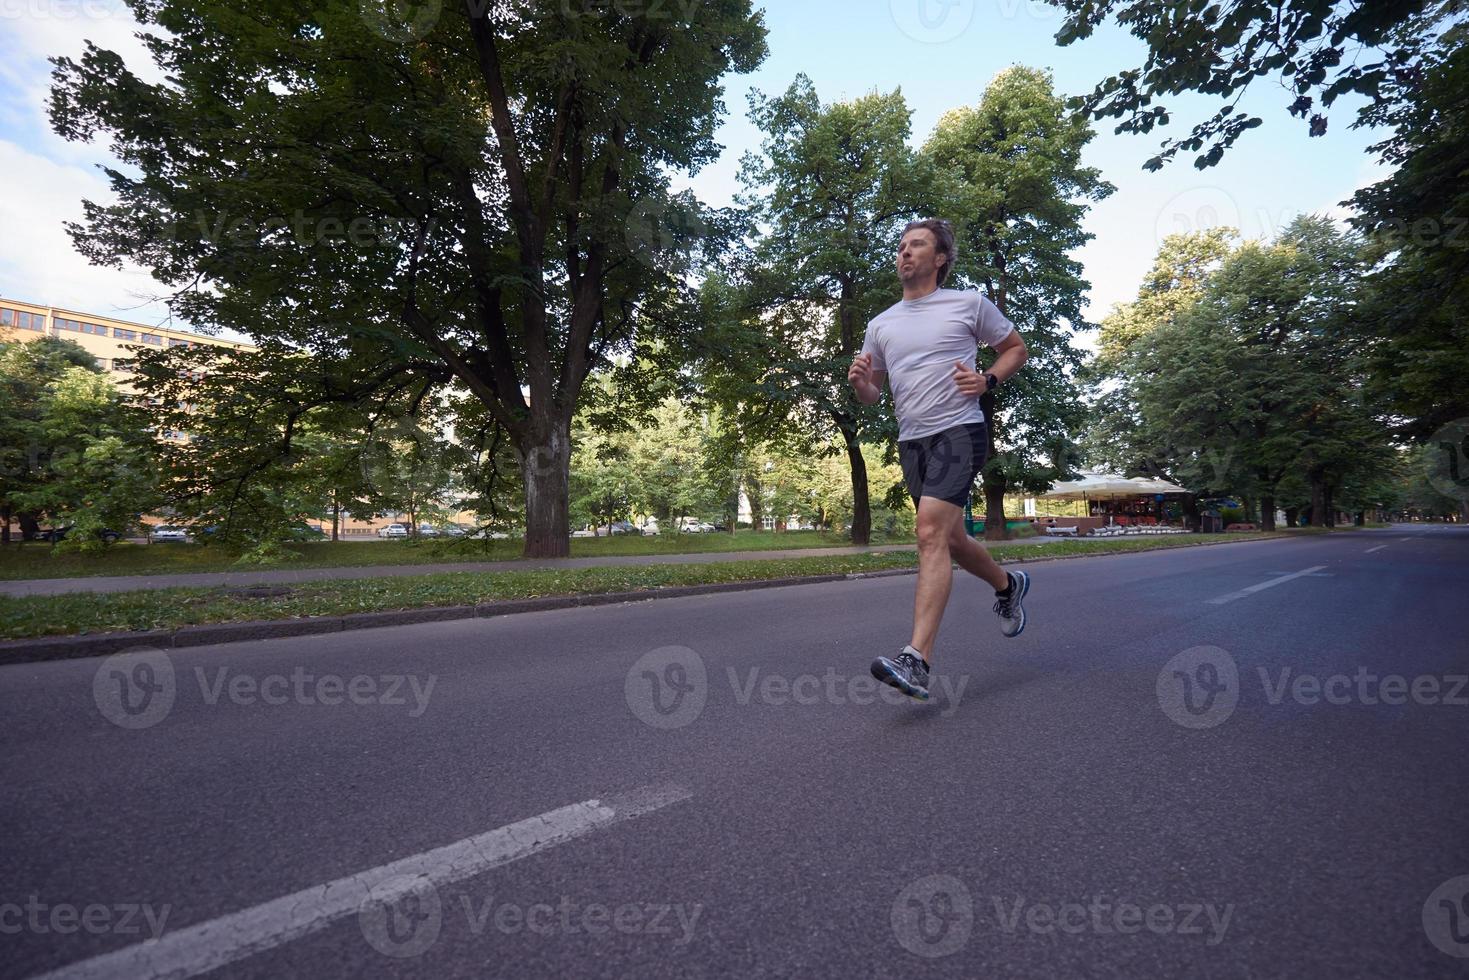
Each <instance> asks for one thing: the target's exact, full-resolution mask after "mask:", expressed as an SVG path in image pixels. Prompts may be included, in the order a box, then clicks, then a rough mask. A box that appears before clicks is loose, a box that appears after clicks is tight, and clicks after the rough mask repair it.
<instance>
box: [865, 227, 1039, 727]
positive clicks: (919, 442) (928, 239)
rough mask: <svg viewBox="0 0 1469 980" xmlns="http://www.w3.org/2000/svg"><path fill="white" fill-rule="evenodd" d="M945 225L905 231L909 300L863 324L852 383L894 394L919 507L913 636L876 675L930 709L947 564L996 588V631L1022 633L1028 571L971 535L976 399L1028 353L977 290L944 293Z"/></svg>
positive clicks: (977, 466) (979, 462)
mask: <svg viewBox="0 0 1469 980" xmlns="http://www.w3.org/2000/svg"><path fill="white" fill-rule="evenodd" d="M957 254H958V253H957V250H956V248H955V246H954V230H953V228H952V227H951V226H950V225H949V223H948V222H947V221H941V220H938V219H935V218H928V219H925V220H923V221H914V222H912V223H910V224H909V225H908V227H907V228H905V229H904V230H903V236H902V240H901V241H900V243H899V245H898V256H897V260H898V278H899V279H901V280H902V282H903V299H902V301H901V302H899V303H896V304H894V305H893V306H891V307H889V308H888V309H886V310H884V311H883V312H882V313H880V314H878V316H877V317H876V318H875V319H874V320H873V321H872V322H871V323H869V324H868V325H867V340H866V342H865V343H864V344H863V345H862V352H861V353H860V354H858V355H857V356H856V358H854V359H853V361H852V366H851V368H850V369H849V370H848V371H847V380H848V381H849V382H850V383H851V385H852V388H853V390H854V391H856V393H857V399H858V401H860V402H862V403H863V404H864V405H871V404H873V403H874V402H876V401H877V400H878V399H879V398H881V397H882V385H883V382H884V381H887V382H889V383H890V385H891V387H892V391H893V407H894V410H895V411H896V413H897V416H898V455H899V459H900V461H901V463H902V466H903V480H904V482H905V483H906V484H907V486H908V492H909V493H910V494H911V495H912V496H913V504H914V506H915V507H917V508H918V588H917V595H916V597H915V598H914V603H913V637H912V639H911V641H910V642H909V643H908V645H907V646H905V647H904V648H903V651H902V652H901V653H899V654H898V655H897V656H896V657H891V658H889V657H878V658H877V660H875V661H874V662H873V664H872V675H873V676H874V677H876V678H877V679H878V680H880V681H882V682H883V683H885V684H890V685H892V686H893V687H896V688H897V689H898V690H900V691H902V692H904V693H905V694H907V695H909V696H911V697H914V698H917V699H919V700H921V701H926V700H927V699H928V669H929V664H930V662H931V661H932V657H933V644H934V638H935V637H936V636H937V635H938V631H939V621H940V620H942V619H943V616H944V607H945V606H946V605H947V604H948V602H949V590H950V588H951V587H952V585H953V580H954V571H953V567H952V565H951V562H957V563H958V564H959V567H960V568H962V569H964V570H965V571H966V572H969V573H970V574H971V575H974V576H976V577H978V578H981V579H983V580H984V581H986V582H988V583H989V584H990V586H991V588H993V589H994V590H995V596H996V601H995V606H994V610H995V612H997V613H998V614H999V616H1000V631H1001V632H1002V633H1004V635H1006V636H1018V635H1020V631H1021V630H1023V629H1025V608H1024V607H1023V606H1022V605H1021V600H1023V599H1024V598H1025V593H1026V591H1027V590H1028V589H1029V588H1030V576H1028V575H1026V574H1025V573H1024V572H1006V571H1005V570H1004V569H1002V568H1001V567H1000V566H999V565H997V564H996V563H995V560H994V559H993V558H991V557H990V554H989V552H988V551H986V550H985V548H984V546H983V545H981V544H980V543H979V542H978V541H975V540H974V539H973V538H971V537H970V536H969V534H968V532H967V531H966V529H965V528H964V505H965V504H966V503H968V501H969V488H970V486H971V485H972V484H973V483H974V478H975V476H977V475H978V474H979V471H980V470H981V469H982V468H983V467H984V463H985V454H986V452H987V451H988V448H989V441H988V439H987V438H986V433H985V417H984V411H983V410H982V409H981V408H980V404H979V397H980V395H981V394H983V393H984V392H986V391H988V390H990V389H991V388H994V387H995V386H996V385H998V384H1001V383H1003V382H1004V381H1006V380H1008V379H1009V378H1010V377H1011V375H1013V374H1015V372H1016V371H1019V370H1020V367H1021V365H1023V364H1024V363H1025V359H1026V357H1027V356H1029V355H1028V352H1027V351H1026V349H1025V342H1024V341H1023V340H1021V339H1020V334H1019V332H1017V331H1016V329H1015V325H1014V324H1012V323H1011V322H1010V321H1009V320H1007V319H1006V318H1005V316H1004V314H1002V313H1001V312H1000V311H999V310H998V309H997V308H996V307H995V305H994V304H993V303H991V302H990V301H989V300H988V299H986V298H985V297H984V295H983V294H981V293H978V292H970V291H961V290H957V289H944V288H942V287H943V284H944V280H945V279H947V278H948V276H949V273H950V272H951V271H952V270H953V268H954V259H955V257H956V255H957ZM981 344H984V345H986V346H989V347H992V348H994V349H995V350H996V351H997V352H998V354H999V357H998V358H997V359H996V360H995V363H994V365H993V366H992V367H991V368H990V369H989V372H988V373H987V374H983V375H981V374H980V373H979V372H978V371H976V370H975V364H976V361H977V352H978V349H979V345H981Z"/></svg>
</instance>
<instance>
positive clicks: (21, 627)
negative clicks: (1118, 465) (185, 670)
mask: <svg viewBox="0 0 1469 980" xmlns="http://www.w3.org/2000/svg"><path fill="white" fill-rule="evenodd" d="M1269 537H1281V535H1278V534H1277V535H1270V534H1263V533H1249V532H1246V533H1236V534H1203V535H1201V534H1191V535H1179V536H1177V537H1156V538H1136V539H1125V540H1109V541H1084V540H1083V541H1048V542H1046V543H1045V544H1041V545H1020V544H1009V545H1007V544H999V545H995V546H993V547H991V548H990V552H991V554H993V555H994V556H995V557H996V558H997V559H999V560H1001V561H1008V560H1012V559H1016V558H1024V559H1028V560H1036V559H1050V558H1060V557H1072V556H1083V555H1094V554H1107V553H1118V552H1130V551H1152V550H1158V549H1169V548H1181V547H1197V546H1199V545H1210V544H1224V543H1229V542H1238V541H1248V540H1260V539H1263V538H1269ZM916 563H917V555H916V554H915V553H914V552H911V551H896V552H886V553H881V554H861V555H829V556H813V557H810V558H783V559H774V560H757V561H740V562H710V563H707V564H697V565H613V566H607V567H601V568H575V569H548V570H535V571H525V572H444V573H438V574H433V575H422V576H418V575H414V576H404V577H401V578H371V579H343V580H324V581H320V582H305V583H297V584H292V585H289V586H280V587H272V591H275V592H278V593H280V594H274V595H264V596H259V597H256V596H250V595H242V594H240V592H241V590H239V589H229V588H171V589H147V590H139V591H136V592H103V593H96V592H73V593H65V594H62V595H50V596H22V597H16V598H12V597H0V639H7V640H13V639H23V638H27V637H37V636H58V635H82V634H89V633H112V632H123V631H137V630H158V629H177V628H179V627H181V626H193V625H200V624H204V623H235V622H250V621H259V620H279V619H294V618H298V617H304V616H341V615H347V614H350V613H361V612H384V611H388V610H397V609H422V608H427V607H432V606H460V605H474V604H476V603H481V602H494V601H496V600H504V599H527V598H535V597H539V596H557V595H596V594H603V593H608V592H637V591H644V590H653V589H658V588H663V587H669V586H681V585H704V584H710V583H722V582H750V581H760V580H764V579H776V578H790V577H798V576H803V575H839V574H840V575H850V574H854V573H859V572H878V571H886V570H889V569H898V568H912V567H913V566H914V565H915V564H916Z"/></svg>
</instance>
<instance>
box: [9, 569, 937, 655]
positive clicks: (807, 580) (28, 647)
mask: <svg viewBox="0 0 1469 980" xmlns="http://www.w3.org/2000/svg"><path fill="white" fill-rule="evenodd" d="M899 571H903V572H909V571H910V570H908V569H900V570H899ZM848 577H849V576H847V575H843V574H827V575H798V576H792V577H787V578H776V579H751V580H749V581H745V582H711V583H708V584H705V585H678V586H669V587H667V588H659V589H643V590H640V591H636V592H603V593H590V594H582V595H564V596H542V597H538V598H533V599H506V600H504V601H503V602H484V603H480V604H479V605H475V606H428V607H425V608H422V609H394V610H390V611H387V612H368V613H349V614H347V615H344V616H310V617H305V618H301V619H271V620H260V621H256V622H245V623H210V624H207V625H202V626H183V627H180V628H179V629H176V630H151V631H144V632H131V633H97V634H95V635H91V636H46V637H36V638H35V639H29V640H8V641H6V642H4V643H0V666H7V665H14V664H30V663H45V662H47V661H52V660H76V659H81V658H84V657H100V656H107V655H110V654H114V653H120V652H122V651H125V650H133V649H137V648H140V647H147V648H149V649H162V650H168V649H176V650H177V649H187V648H189V647H202V646H212V645H214V644H217V643H244V642H248V641H251V640H273V639H279V638H281V637H290V636H313V635H319V634H326V633H341V632H346V631H349V630H362V629H381V628H382V627H385V626H411V625H415V624H418V623H438V622H447V621H449V620H462V619H490V618H493V617H496V616H513V615H518V614H520V613H528V612H546V611H550V610H556V609H572V608H577V607H580V606H608V605H615V604H617V603H623V602H646V601H650V600H653V599H676V598H681V597H684V596H697V595H711V594H714V593H719V592H748V591H752V590H755V589H776V588H781V587H783V586H789V585H816V584H820V583H823V582H841V581H844V580H846V579H847V578H848Z"/></svg>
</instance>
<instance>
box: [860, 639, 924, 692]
mask: <svg viewBox="0 0 1469 980" xmlns="http://www.w3.org/2000/svg"><path fill="white" fill-rule="evenodd" d="M872 676H873V677H876V678H877V679H878V680H880V681H882V682H883V683H884V684H887V685H889V686H891V687H896V688H897V689H898V690H900V691H902V692H903V693H904V694H906V695H908V696H909V697H910V698H916V699H917V700H919V701H927V700H928V664H927V663H925V662H924V660H923V655H922V654H921V653H919V652H918V651H917V650H915V649H913V647H911V646H906V647H904V648H903V652H902V653H900V654H898V655H897V656H896V657H892V658H888V657H878V658H877V659H876V660H874V661H873V662H872Z"/></svg>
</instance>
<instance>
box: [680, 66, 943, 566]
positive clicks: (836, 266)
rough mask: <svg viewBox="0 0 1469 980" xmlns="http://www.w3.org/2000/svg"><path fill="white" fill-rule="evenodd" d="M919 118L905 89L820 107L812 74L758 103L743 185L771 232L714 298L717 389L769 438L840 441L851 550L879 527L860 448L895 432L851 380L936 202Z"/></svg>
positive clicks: (822, 445) (763, 228)
mask: <svg viewBox="0 0 1469 980" xmlns="http://www.w3.org/2000/svg"><path fill="white" fill-rule="evenodd" d="M910 115H911V113H910V111H909V109H908V106H907V103H906V102H905V101H904V99H903V96H902V93H901V91H894V92H890V93H873V94H870V95H866V96H863V97H861V98H858V99H854V100H851V101H849V102H836V103H831V104H828V105H822V104H821V100H820V98H819V97H818V96H817V93H816V90H815V87H814V86H813V85H812V84H811V81H810V79H808V78H806V77H805V76H804V75H802V76H798V77H797V78H796V80H795V81H794V82H793V83H792V84H791V86H790V88H788V89H787V90H786V91H785V93H783V94H782V95H780V96H777V97H774V98H769V99H766V98H763V97H761V96H760V95H759V94H758V93H757V94H753V95H752V96H751V107H750V118H751V119H752V120H753V121H754V123H755V124H756V125H757V126H758V127H759V128H760V130H761V132H762V133H763V136H764V139H763V142H762V145H761V152H760V153H758V154H756V153H752V154H748V155H747V156H746V158H745V160H744V165H743V168H742V171H741V178H742V180H743V182H744V185H745V188H746V193H745V196H744V198H743V202H744V203H745V204H746V205H747V206H748V208H749V213H750V216H751V218H752V219H753V220H754V222H755V224H756V227H757V228H758V230H759V231H760V232H761V234H760V235H759V237H758V239H757V240H756V242H755V244H754V246H753V250H752V253H751V254H750V256H749V259H748V261H747V262H746V263H745V264H744V267H743V269H742V270H740V272H741V273H742V275H740V276H738V277H737V278H739V280H740V281H739V282H738V284H737V286H736V288H735V289H734V290H732V291H731V290H720V289H718V288H714V287H711V289H710V290H708V291H706V296H707V295H709V294H713V295H715V296H716V297H720V296H722V297H723V299H724V302H723V303H722V304H720V303H718V302H715V301H711V302H713V306H714V308H716V309H718V310H719V312H718V314H717V318H718V319H719V320H720V321H722V323H723V325H724V329H722V330H721V332H720V336H719V337H718V339H717V341H715V339H714V338H712V337H711V338H710V339H711V341H713V342H712V343H711V345H710V346H711V350H710V354H711V357H710V359H709V363H710V365H711V367H710V369H709V370H708V371H707V372H706V373H707V374H708V375H710V383H711V386H712V388H713V389H714V390H715V391H716V392H718V393H720V397H721V398H722V399H723V400H724V401H725V403H726V404H727V405H732V406H735V407H736V412H737V414H738V415H739V416H740V417H741V418H742V419H744V420H745V421H746V422H747V423H748V425H749V427H750V428H751V429H752V430H754V431H758V432H760V433H761V434H762V435H764V436H765V437H766V438H768V439H772V440H778V441H781V442H784V443H786V444H790V443H792V442H795V443H801V442H804V444H805V446H806V447H807V448H808V450H809V451H812V452H818V453H819V452H825V451H828V450H829V448H830V447H831V446H832V445H833V444H834V443H833V440H837V442H835V445H839V446H840V447H841V450H840V451H844V452H845V454H846V457H847V465H848V468H849V470H850V472H851V481H852V497H853V500H854V501H855V511H854V513H853V516H852V541H853V543H855V544H867V543H868V541H869V540H870V537H871V531H872V513H871V508H870V505H869V502H868V501H869V492H868V475H867V464H866V461H865V458H864V457H863V455H862V448H861V443H862V440H863V438H864V436H869V437H870V436H872V435H874V434H878V435H885V436H886V437H887V438H890V437H891V433H890V432H885V433H884V430H882V429H881V427H882V426H883V424H884V421H883V418H882V416H881V414H880V413H879V412H877V411H876V410H874V409H872V408H869V407H867V406H863V405H862V404H860V403H859V402H858V401H857V400H856V398H855V396H854V395H853V394H852V391H851V388H850V386H849V385H848V384H847V382H846V372H847V368H848V366H849V365H850V364H851V361H852V358H853V356H855V355H856V354H857V352H858V351H860V350H861V349H862V341H863V337H864V335H865V333H866V328H867V322H868V321H869V320H870V319H872V318H873V317H874V316H876V315H877V314H878V313H879V312H880V311H881V310H883V309H884V308H886V307H888V306H890V305H892V303H893V302H895V301H896V299H897V298H898V296H899V295H900V287H899V285H898V279H897V273H896V271H895V269H894V267H893V253H894V251H895V249H896V247H897V242H898V239H899V237H900V235H901V232H902V228H903V225H904V224H905V223H906V222H907V221H908V220H910V219H911V218H914V217H917V216H918V215H919V214H920V213H921V211H922V209H923V208H924V207H925V205H926V204H929V203H931V201H932V194H931V180H930V178H929V176H928V173H927V171H926V169H925V167H924V165H923V162H922V161H921V160H919V159H918V158H917V155H916V154H915V153H914V152H913V151H912V150H911V149H910V148H909V147H908V145H907V139H908V135H909V119H910ZM717 285H718V284H717V283H716V284H714V286H715V287H717ZM716 344H717V346H716ZM874 427H877V428H874Z"/></svg>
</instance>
